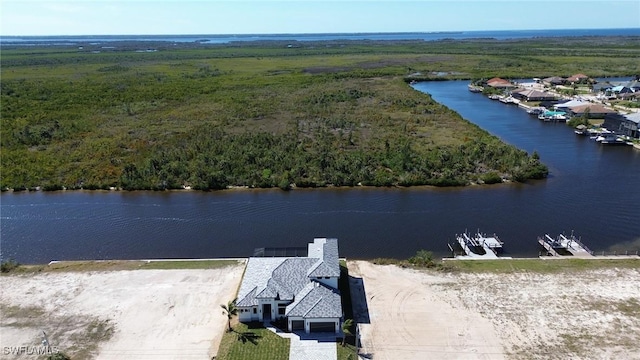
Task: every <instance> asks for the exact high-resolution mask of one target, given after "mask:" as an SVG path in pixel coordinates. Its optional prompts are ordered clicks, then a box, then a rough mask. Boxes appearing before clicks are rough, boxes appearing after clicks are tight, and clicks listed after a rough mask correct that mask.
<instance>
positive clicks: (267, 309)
mask: <svg viewBox="0 0 640 360" xmlns="http://www.w3.org/2000/svg"><path fill="white" fill-rule="evenodd" d="M262 319H263V320H264V321H271V304H264V305H262Z"/></svg>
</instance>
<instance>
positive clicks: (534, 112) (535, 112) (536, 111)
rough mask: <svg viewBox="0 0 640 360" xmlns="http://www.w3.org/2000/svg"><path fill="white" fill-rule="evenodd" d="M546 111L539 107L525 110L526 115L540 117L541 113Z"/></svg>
mask: <svg viewBox="0 0 640 360" xmlns="http://www.w3.org/2000/svg"><path fill="white" fill-rule="evenodd" d="M546 110H547V109H546V108H543V107H541V106H539V107H532V108H529V109H527V114H529V115H540V114H542V113H543V112H545V111H546Z"/></svg>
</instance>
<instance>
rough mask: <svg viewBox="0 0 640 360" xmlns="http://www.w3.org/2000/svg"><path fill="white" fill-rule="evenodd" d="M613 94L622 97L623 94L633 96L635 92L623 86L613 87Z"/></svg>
mask: <svg viewBox="0 0 640 360" xmlns="http://www.w3.org/2000/svg"><path fill="white" fill-rule="evenodd" d="M611 92H612V93H614V94H615V95H617V96H620V95H622V94H633V90H632V89H631V88H629V87H626V86H623V85H619V86H614V87H612V88H611Z"/></svg>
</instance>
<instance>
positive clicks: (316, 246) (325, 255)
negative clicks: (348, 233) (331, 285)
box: [309, 238, 340, 277]
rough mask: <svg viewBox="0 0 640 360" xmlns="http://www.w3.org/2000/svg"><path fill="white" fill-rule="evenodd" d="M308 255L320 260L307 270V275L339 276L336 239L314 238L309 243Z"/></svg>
mask: <svg viewBox="0 0 640 360" xmlns="http://www.w3.org/2000/svg"><path fill="white" fill-rule="evenodd" d="M309 257H316V258H319V259H320V260H319V261H318V262H317V263H316V264H315V265H314V266H313V268H312V269H310V270H309V276H312V277H321V276H331V277H339V276H340V262H339V258H338V239H324V238H316V239H314V240H313V243H310V244H309Z"/></svg>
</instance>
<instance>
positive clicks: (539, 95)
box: [511, 89, 556, 101]
mask: <svg viewBox="0 0 640 360" xmlns="http://www.w3.org/2000/svg"><path fill="white" fill-rule="evenodd" d="M511 96H513V97H514V98H516V99H519V100H524V101H548V100H555V99H556V98H555V96H553V95H551V94H549V93H547V92H543V91H538V90H534V89H520V90H514V91H512V92H511Z"/></svg>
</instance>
